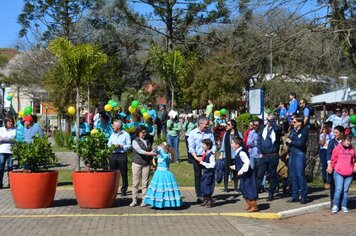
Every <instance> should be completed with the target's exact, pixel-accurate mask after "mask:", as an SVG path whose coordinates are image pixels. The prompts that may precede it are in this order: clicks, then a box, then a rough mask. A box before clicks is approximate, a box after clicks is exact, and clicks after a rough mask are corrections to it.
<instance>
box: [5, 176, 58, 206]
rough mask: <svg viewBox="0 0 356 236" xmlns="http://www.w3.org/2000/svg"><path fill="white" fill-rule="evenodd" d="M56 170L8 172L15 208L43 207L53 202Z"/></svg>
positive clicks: (56, 177)
mask: <svg viewBox="0 0 356 236" xmlns="http://www.w3.org/2000/svg"><path fill="white" fill-rule="evenodd" d="M57 179H58V172H57V171H46V172H26V171H23V172H19V171H15V172H14V171H12V172H10V176H9V180H10V186H11V193H12V197H13V199H14V203H15V206H16V207H17V208H30V209H31V208H45V207H50V206H51V205H52V203H53V199H54V196H55V194H56V188H57Z"/></svg>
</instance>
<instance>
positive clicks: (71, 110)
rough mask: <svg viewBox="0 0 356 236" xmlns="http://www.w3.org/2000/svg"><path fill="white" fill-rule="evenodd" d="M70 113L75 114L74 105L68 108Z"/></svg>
mask: <svg viewBox="0 0 356 236" xmlns="http://www.w3.org/2000/svg"><path fill="white" fill-rule="evenodd" d="M67 112H68V114H69V115H74V114H75V108H74V107H72V106H71V107H68V110H67Z"/></svg>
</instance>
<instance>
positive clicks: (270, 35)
mask: <svg viewBox="0 0 356 236" xmlns="http://www.w3.org/2000/svg"><path fill="white" fill-rule="evenodd" d="M274 36H275V34H274V33H269V34H266V37H267V38H269V63H270V64H269V73H270V75H271V79H272V76H273V55H272V46H273V37H274Z"/></svg>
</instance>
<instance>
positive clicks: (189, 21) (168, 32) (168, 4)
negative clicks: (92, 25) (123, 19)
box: [119, 0, 230, 50]
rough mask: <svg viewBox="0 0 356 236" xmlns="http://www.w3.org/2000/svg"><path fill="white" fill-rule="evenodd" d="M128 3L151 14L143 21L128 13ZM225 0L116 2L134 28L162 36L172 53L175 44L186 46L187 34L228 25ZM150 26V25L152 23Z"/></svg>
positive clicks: (141, 0) (140, 16)
mask: <svg viewBox="0 0 356 236" xmlns="http://www.w3.org/2000/svg"><path fill="white" fill-rule="evenodd" d="M128 2H133V3H135V4H137V3H141V4H145V5H147V6H148V7H149V8H151V9H152V14H150V15H149V16H148V17H146V18H145V17H144V16H142V15H139V14H138V13H135V12H133V11H131V10H130V9H129V4H128ZM225 2H226V1H224V0H210V1H202V0H190V1H186V2H183V1H177V0H155V1H152V0H137V1H136V0H135V1H127V0H119V4H120V8H122V9H124V10H125V12H126V15H127V17H128V18H129V19H130V20H131V21H132V22H134V23H135V24H137V25H139V26H141V27H142V28H144V29H148V30H150V31H151V32H153V33H155V34H158V35H159V36H163V37H164V38H165V41H166V50H173V48H174V45H176V44H186V43H187V42H186V41H187V40H188V38H187V36H188V35H189V34H190V33H193V32H196V31H198V30H199V29H200V30H203V29H202V28H203V27H202V26H206V25H208V24H212V23H226V22H229V14H230V10H229V8H228V7H227V6H226V3H225ZM157 21H160V22H162V24H163V25H164V27H163V29H160V27H161V25H160V26H159V27H158V26H157V24H155V23H157ZM152 22H153V23H152Z"/></svg>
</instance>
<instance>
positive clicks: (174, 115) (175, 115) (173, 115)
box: [168, 110, 178, 119]
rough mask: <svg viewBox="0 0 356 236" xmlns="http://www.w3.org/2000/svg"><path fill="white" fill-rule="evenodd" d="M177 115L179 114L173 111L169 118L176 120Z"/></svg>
mask: <svg viewBox="0 0 356 236" xmlns="http://www.w3.org/2000/svg"><path fill="white" fill-rule="evenodd" d="M177 115H178V112H176V111H173V110H171V111H170V112H169V113H168V116H169V117H172V118H173V119H174V118H176V117H177Z"/></svg>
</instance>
